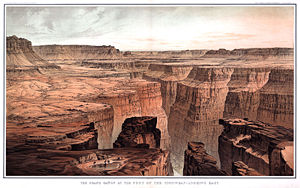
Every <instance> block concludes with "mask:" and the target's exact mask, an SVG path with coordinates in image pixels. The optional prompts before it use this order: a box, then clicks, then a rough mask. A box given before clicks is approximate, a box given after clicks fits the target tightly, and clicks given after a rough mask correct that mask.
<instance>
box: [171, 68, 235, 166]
mask: <svg viewBox="0 0 300 188" xmlns="http://www.w3.org/2000/svg"><path fill="white" fill-rule="evenodd" d="M232 72H233V69H230V68H219V67H214V68H211V67H207V68H206V67H205V68H194V69H193V70H192V71H191V72H190V74H189V76H188V77H187V78H186V79H185V80H184V81H181V82H179V83H178V86H177V95H176V101H175V103H174V104H173V106H172V107H171V113H170V117H169V126H168V129H169V134H170V136H171V143H172V149H171V151H172V160H173V161H174V162H173V161H172V164H173V165H174V166H175V167H174V168H175V169H176V170H178V171H180V169H182V168H183V166H182V165H183V163H182V161H183V152H184V148H185V145H187V143H188V142H189V141H201V142H203V143H204V144H205V147H206V150H207V152H208V153H209V154H210V155H212V156H213V157H215V158H217V159H218V150H217V148H218V147H217V145H218V144H217V138H218V136H219V135H220V134H221V132H222V127H221V126H220V125H219V124H218V119H219V118H221V117H223V112H224V105H225V99H226V95H227V92H228V87H227V83H228V82H229V80H230V76H231V74H232ZM178 138H180V139H178ZM173 157H174V158H173Z"/></svg>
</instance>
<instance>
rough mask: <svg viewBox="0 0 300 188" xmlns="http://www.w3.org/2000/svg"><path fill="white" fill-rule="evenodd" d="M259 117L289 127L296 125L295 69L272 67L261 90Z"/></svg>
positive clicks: (261, 119) (270, 122)
mask: <svg viewBox="0 0 300 188" xmlns="http://www.w3.org/2000/svg"><path fill="white" fill-rule="evenodd" d="M257 119H258V120H260V121H263V122H266V123H269V124H272V125H281V126H285V127H287V128H293V126H294V123H293V122H294V71H293V70H292V69H272V70H271V72H270V75H269V80H268V82H267V83H266V85H265V86H264V87H262V89H261V90H260V103H259V107H258V113H257Z"/></svg>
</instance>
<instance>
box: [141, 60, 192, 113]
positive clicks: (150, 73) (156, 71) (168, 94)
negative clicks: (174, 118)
mask: <svg viewBox="0 0 300 188" xmlns="http://www.w3.org/2000/svg"><path fill="white" fill-rule="evenodd" d="M191 70H192V66H185V65H164V64H150V65H149V67H148V70H147V71H146V72H145V73H144V74H143V78H144V79H146V80H150V81H156V82H159V83H160V84H161V89H160V90H161V95H162V106H163V108H164V109H165V111H166V114H167V115H168V116H169V114H170V107H171V106H172V105H173V103H174V102H175V99H176V93H177V83H178V82H179V81H182V80H184V79H185V78H187V76H188V75H189V73H190V71H191Z"/></svg>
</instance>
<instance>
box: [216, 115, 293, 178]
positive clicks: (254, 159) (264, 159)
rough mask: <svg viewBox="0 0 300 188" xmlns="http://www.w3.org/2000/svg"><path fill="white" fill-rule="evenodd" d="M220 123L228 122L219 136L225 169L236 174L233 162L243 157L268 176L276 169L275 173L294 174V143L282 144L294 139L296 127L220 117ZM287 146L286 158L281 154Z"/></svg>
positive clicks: (222, 162) (252, 166) (220, 152)
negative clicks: (291, 144) (290, 127)
mask: <svg viewBox="0 0 300 188" xmlns="http://www.w3.org/2000/svg"><path fill="white" fill-rule="evenodd" d="M220 124H222V125H223V126H224V130H223V132H222V134H221V135H220V137H219V156H220V161H221V169H222V170H224V171H226V172H227V173H229V174H232V172H231V170H232V163H233V162H236V161H242V162H243V163H245V164H246V165H247V166H248V167H249V168H253V169H254V170H256V171H257V172H258V173H260V174H262V175H265V176H268V175H274V173H275V171H276V173H275V174H281V175H283V174H285V175H291V174H293V173H291V169H292V164H293V163H292V162H291V161H293V150H292V149H291V147H280V146H281V145H282V144H283V143H286V142H290V143H292V141H293V130H291V129H287V128H285V127H282V126H273V125H269V124H265V123H262V122H255V121H246V120H242V119H225V120H220ZM289 145H290V144H289ZM287 146H288V145H287ZM285 148H286V150H285ZM273 150H274V151H273ZM281 150H282V151H281ZM284 150H285V151H288V152H287V153H289V154H288V155H285V156H286V157H285V159H283V158H282V157H280V156H282V154H280V153H282V152H284ZM273 156H274V158H273ZM272 160H273V162H272ZM275 163H276V164H277V165H274V164H275ZM286 164H290V166H289V165H286ZM278 168H279V169H278ZM275 169H276V170H275Z"/></svg>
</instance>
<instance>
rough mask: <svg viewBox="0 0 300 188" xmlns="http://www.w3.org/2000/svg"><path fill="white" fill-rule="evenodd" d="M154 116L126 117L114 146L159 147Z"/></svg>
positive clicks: (158, 136)
mask: <svg viewBox="0 0 300 188" xmlns="http://www.w3.org/2000/svg"><path fill="white" fill-rule="evenodd" d="M156 123H157V118H156V117H133V118H128V119H126V120H125V122H124V123H123V125H122V132H121V133H120V135H119V136H118V138H117V140H116V142H115V143H114V148H121V147H141V146H143V147H146V148H160V130H159V129H157V128H156Z"/></svg>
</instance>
